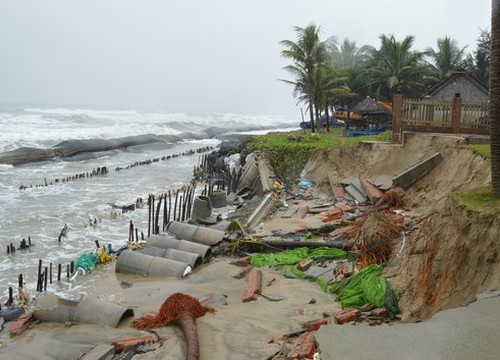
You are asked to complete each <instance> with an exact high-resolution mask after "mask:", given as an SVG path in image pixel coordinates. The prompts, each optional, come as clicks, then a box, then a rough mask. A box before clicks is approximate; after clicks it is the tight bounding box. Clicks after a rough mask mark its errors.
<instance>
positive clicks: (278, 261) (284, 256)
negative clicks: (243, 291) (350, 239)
mask: <svg viewBox="0 0 500 360" xmlns="http://www.w3.org/2000/svg"><path fill="white" fill-rule="evenodd" d="M348 257H349V253H348V252H347V251H345V250H341V249H335V248H329V247H319V248H316V249H309V248H307V247H302V248H298V249H293V250H285V251H281V252H278V253H272V254H258V255H254V256H252V258H251V259H250V263H251V264H252V265H255V266H271V267H273V266H283V265H295V264H297V263H298V262H299V261H301V260H304V259H313V260H318V259H347V258H348Z"/></svg>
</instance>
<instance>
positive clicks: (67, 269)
mask: <svg viewBox="0 0 500 360" xmlns="http://www.w3.org/2000/svg"><path fill="white" fill-rule="evenodd" d="M66 278H68V279H69V264H66Z"/></svg>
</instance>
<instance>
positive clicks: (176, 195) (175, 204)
mask: <svg viewBox="0 0 500 360" xmlns="http://www.w3.org/2000/svg"><path fill="white" fill-rule="evenodd" d="M178 198H179V189H177V191H176V192H175V202H174V218H173V220H174V221H176V220H177V200H178Z"/></svg>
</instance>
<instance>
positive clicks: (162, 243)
mask: <svg viewBox="0 0 500 360" xmlns="http://www.w3.org/2000/svg"><path fill="white" fill-rule="evenodd" d="M148 247H159V248H162V249H177V250H182V251H186V252H190V253H194V254H198V255H201V257H202V258H203V261H205V262H206V261H208V260H209V259H210V258H211V257H212V248H211V247H210V246H207V245H202V244H197V243H194V242H191V241H186V240H177V239H172V238H170V237H167V236H161V235H151V236H150V237H149V238H148ZM150 255H152V254H150Z"/></svg>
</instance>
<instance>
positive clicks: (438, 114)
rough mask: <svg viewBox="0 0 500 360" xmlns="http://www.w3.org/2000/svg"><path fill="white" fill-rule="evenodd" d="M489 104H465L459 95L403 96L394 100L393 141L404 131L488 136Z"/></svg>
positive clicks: (395, 97)
mask: <svg viewBox="0 0 500 360" xmlns="http://www.w3.org/2000/svg"><path fill="white" fill-rule="evenodd" d="M488 107H489V104H488V103H482V104H464V103H463V102H462V98H461V97H460V96H456V97H455V98H453V100H451V101H441V100H430V99H403V96H402V95H401V94H396V95H395V96H394V101H393V141H398V139H399V137H400V134H401V133H402V132H403V131H415V132H435V133H451V134H474V135H489V133H490V118H489V109H488Z"/></svg>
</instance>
